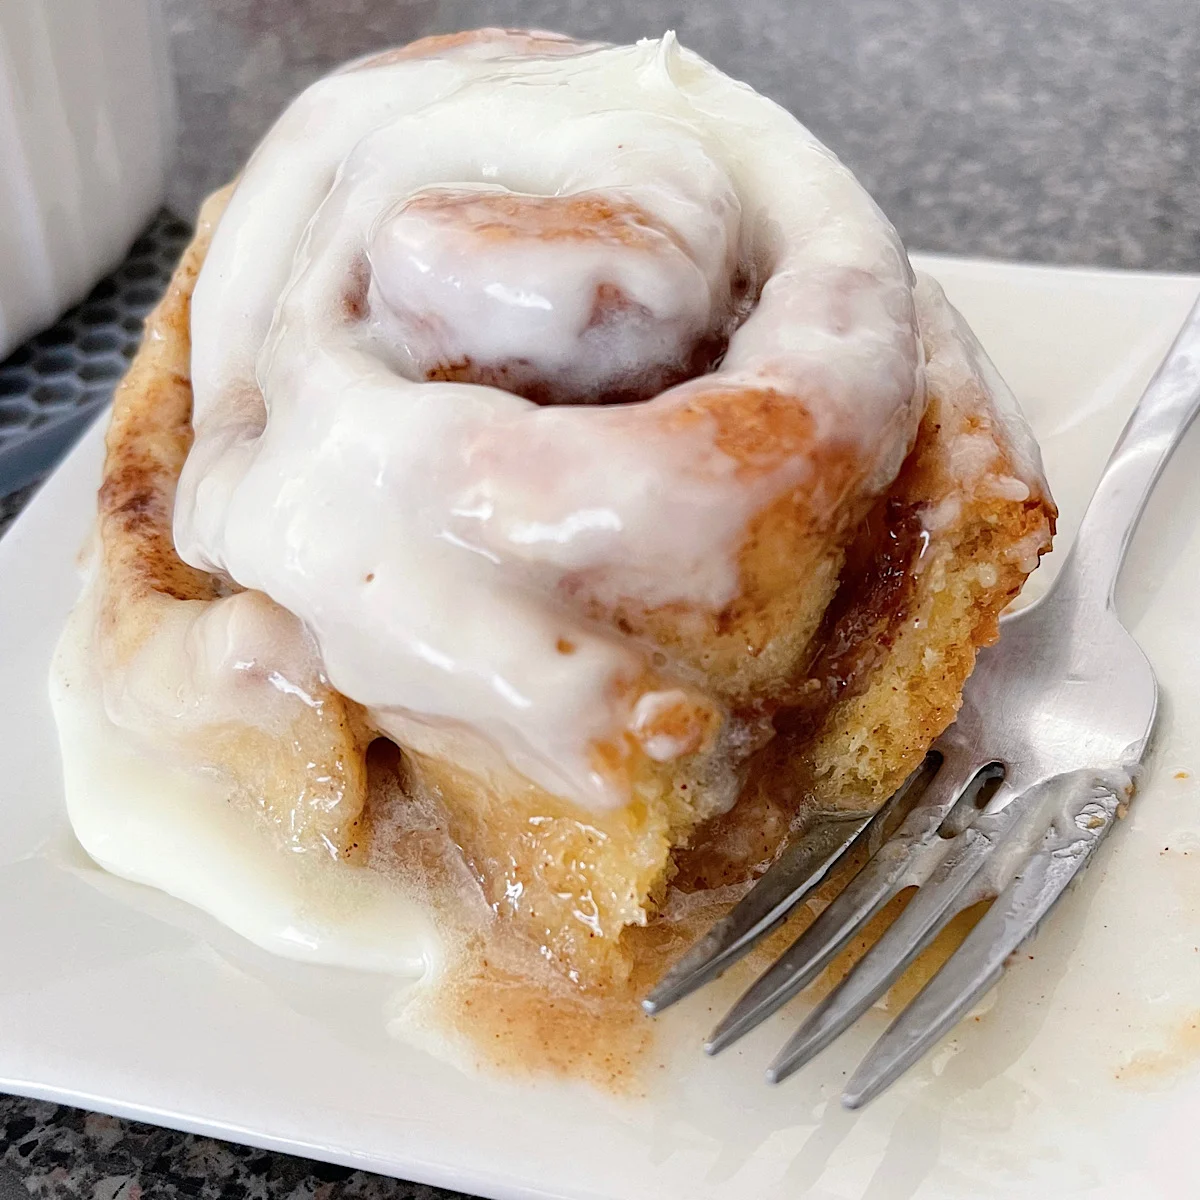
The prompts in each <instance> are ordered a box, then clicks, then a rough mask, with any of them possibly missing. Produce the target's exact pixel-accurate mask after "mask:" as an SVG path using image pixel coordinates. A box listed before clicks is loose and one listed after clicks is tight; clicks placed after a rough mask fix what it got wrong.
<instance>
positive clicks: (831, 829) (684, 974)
mask: <svg viewBox="0 0 1200 1200" xmlns="http://www.w3.org/2000/svg"><path fill="white" fill-rule="evenodd" d="M936 770H937V766H936V756H935V755H933V754H930V755H927V756H926V757H925V759H924V761H923V762H922V763H921V765H920V766H919V767H917V769H916V770H915V771H913V773H912V774H911V775H910V776H909V777H908V778H907V779H906V780H905V781H904V782H903V783H902V784H901V785H900V787H899V788H897V789H896V791H895V793H894V794H893V795H892V796H891V797H890V798H889V799H888V800H887V801H886V803H885V804H884V805H883V806H882V807H881V808H880V809H879V810H878V811H877V812H875V813H874V814H871V813H846V814H843V815H841V816H840V817H838V818H834V819H827V820H825V821H823V822H822V823H821V824H820V825H818V826H816V827H810V828H807V829H803V830H800V831H799V833H798V834H797V835H794V836H793V839H792V841H791V843H790V844H789V845H788V847H787V848H786V849H785V850H784V851H783V853H782V854H781V855H780V856H779V858H778V859H777V860H776V861H775V862H774V863H772V864H771V866H770V867H769V868H768V869H767V870H766V872H765V873H764V874H763V876H762V878H761V879H759V880H758V881H757V882H756V883H755V884H754V886H753V887H752V888H751V889H750V891H749V892H747V893H746V895H745V896H743V897H742V899H741V900H740V901H739V902H738V903H737V904H736V905H735V906H734V908H733V909H732V911H731V912H729V913H728V914H727V915H726V916H725V917H723V918H722V919H721V920H720V921H718V922H717V923H716V924H715V925H714V926H713V927H712V929H710V930H709V931H708V933H706V934H705V935H704V937H702V938H701V939H700V940H699V941H698V942H697V943H696V944H695V945H694V946H693V947H692V948H691V949H690V950H689V951H688V952H687V953H686V954H685V955H683V957H682V958H681V959H680V960H679V961H678V962H677V963H676V964H675V965H674V966H673V967H672V968H671V969H670V970H669V971H668V972H667V973H666V975H664V976H663V978H662V979H661V980H660V981H659V983H658V985H657V986H656V987H655V988H654V990H653V991H652V992H651V993H650V994H649V995H648V996H647V997H646V998H645V999H644V1000H643V1001H642V1008H643V1009H644V1010H645V1011H646V1012H648V1013H649V1014H650V1015H651V1016H653V1015H654V1014H656V1013H660V1012H662V1011H663V1009H665V1008H667V1007H669V1006H670V1005H672V1004H674V1003H675V1002H676V1001H678V1000H682V999H683V998H684V997H685V996H688V995H690V994H691V993H692V992H694V991H696V989H697V988H699V987H702V986H703V985H704V984H706V983H708V982H709V980H711V979H715V978H717V976H719V975H721V974H722V973H723V972H724V971H725V970H726V969H728V968H729V967H731V966H732V965H733V964H734V963H735V962H737V961H738V960H739V959H740V958H742V957H744V956H745V955H746V954H747V953H749V951H750V950H751V949H752V948H753V946H754V945H755V943H757V942H758V941H759V940H760V939H761V938H764V937H766V936H767V934H769V933H771V932H772V931H773V930H774V929H776V928H777V927H778V926H779V925H781V924H782V923H783V921H784V920H785V919H786V918H787V915H788V913H790V912H791V911H792V909H793V908H795V907H796V905H798V904H802V903H803V902H804V901H805V900H806V899H807V898H808V896H809V895H810V894H811V893H812V892H813V891H814V890H815V889H816V888H817V887H819V886H820V884H822V883H823V882H824V881H825V879H826V878H827V877H828V875H829V872H830V871H831V870H832V869H833V866H834V864H835V863H837V862H838V861H839V860H840V859H841V858H842V856H843V855H844V854H847V853H849V852H850V851H851V850H852V849H853V848H854V847H856V846H857V845H859V844H866V845H867V846H868V851H867V852H868V853H871V852H872V851H873V850H874V849H875V848H876V847H877V846H878V845H879V844H880V842H882V841H883V839H884V838H886V837H888V836H890V834H891V833H892V831H893V828H894V826H895V825H896V824H898V818H897V814H898V815H899V817H900V818H902V817H904V816H907V814H908V806H907V801H908V798H909V797H910V796H911V794H912V793H913V792H914V791H919V789H920V788H922V787H923V786H925V785H927V784H928V781H929V779H931V778H932V776H933V774H934V772H935V771H936ZM818 830H820V831H821V835H820V836H814V835H816V834H817V832H818Z"/></svg>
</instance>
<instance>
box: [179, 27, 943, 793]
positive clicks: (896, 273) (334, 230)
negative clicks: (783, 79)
mask: <svg viewBox="0 0 1200 1200" xmlns="http://www.w3.org/2000/svg"><path fill="white" fill-rule="evenodd" d="M506 53H507V55H508V56H505V54H506ZM445 188H452V189H455V190H462V189H468V190H473V191H474V193H476V194H477V195H479V196H484V195H492V196H494V195H497V194H504V195H511V196H514V197H519V196H522V195H532V196H537V197H543V198H544V197H558V198H564V197H565V198H569V197H577V196H578V195H580V194H599V195H603V196H608V197H610V198H614V199H619V200H622V201H627V202H629V203H632V204H636V205H637V206H639V207H640V208H641V209H642V210H643V211H644V212H645V213H646V214H647V215H648V217H649V218H650V219H651V220H652V223H653V225H654V227H655V228H656V229H659V230H665V231H667V234H666V236H664V237H663V238H661V239H659V242H658V244H656V246H654V247H653V248H649V249H642V250H636V249H635V250H630V249H627V248H623V249H621V250H620V251H619V252H616V251H612V252H608V251H606V252H604V253H601V252H600V251H599V250H597V248H596V246H595V245H594V244H588V243H587V242H586V241H578V242H570V241H568V242H567V243H563V244H561V245H560V244H555V245H553V246H551V245H541V244H539V243H538V242H537V241H536V240H535V241H533V242H532V243H530V244H529V245H528V246H527V247H526V248H525V249H523V250H522V249H520V243H517V244H516V245H515V246H514V247H512V248H511V249H510V248H508V247H506V246H500V247H499V248H496V247H494V246H489V248H488V249H486V250H485V251H481V252H476V251H477V250H478V247H477V246H475V243H473V241H472V238H473V236H474V235H473V233H472V231H471V229H470V228H469V227H464V226H461V225H458V224H456V223H455V220H453V219H450V218H448V217H446V214H445V213H444V212H441V213H439V210H438V208H437V207H436V204H435V205H434V206H433V207H429V208H427V209H424V210H423V209H422V207H421V204H419V203H418V204H416V205H415V206H414V201H416V200H419V199H420V198H422V197H423V198H425V199H426V200H428V199H429V198H430V197H433V198H434V199H436V195H435V193H436V189H445ZM472 247H474V248H472ZM739 262H740V263H743V264H748V265H750V266H752V267H753V268H754V269H755V270H756V271H757V272H758V274H759V277H760V279H762V280H764V281H765V282H764V283H763V286H762V291H761V296H760V297H759V300H758V303H757V306H756V308H755V310H754V312H753V313H752V314H751V315H750V316H749V318H748V319H747V320H746V321H745V323H744V324H742V325H741V327H740V328H738V329H737V331H736V332H735V333H734V335H733V337H732V340H731V342H730V344H729V348H728V353H727V355H726V357H725V359H724V362H723V364H722V366H721V368H720V370H719V372H717V373H716V374H711V375H707V376H704V377H701V378H698V379H696V380H693V381H692V382H689V383H685V384H682V385H679V386H677V387H675V388H672V389H669V390H668V391H666V392H664V393H662V394H661V395H659V396H657V397H656V398H655V399H653V400H652V401H650V402H648V403H643V404H638V405H627V406H617V407H612V406H604V407H553V408H539V407H537V406H536V405H533V404H531V403H530V402H528V401H526V400H524V399H521V398H520V397H519V396H517V395H514V394H512V393H510V392H506V391H500V390H497V389H495V388H491V387H485V386H480V385H475V384H465V383H446V382H422V381H421V378H420V376H421V373H422V370H423V369H425V368H427V367H428V365H429V360H430V359H431V358H434V357H436V356H438V355H440V354H443V353H446V352H448V351H449V350H451V349H456V350H457V351H459V352H460V353H462V354H466V355H468V356H470V357H481V358H483V359H488V358H491V357H504V356H506V355H515V356H517V357H523V358H528V359H530V360H531V361H532V362H533V363H534V364H535V366H536V367H537V368H538V369H540V370H543V371H546V372H549V373H551V374H553V373H558V372H561V373H562V374H563V375H565V376H566V377H568V378H569V383H570V386H572V387H575V388H577V389H579V388H582V389H586V388H587V387H589V386H593V385H595V384H596V383H597V382H598V381H603V379H604V378H605V372H606V371H608V370H610V369H611V362H612V360H613V358H614V357H615V358H616V359H617V360H618V361H619V362H623V361H624V360H626V359H629V360H636V361H637V362H643V363H645V362H649V364H650V365H653V364H654V363H656V362H659V361H661V360H663V358H664V357H670V355H671V354H672V353H675V352H677V351H678V349H679V347H680V346H681V345H683V344H685V343H686V342H687V341H688V339H689V338H691V337H692V336H694V335H695V333H696V332H697V331H699V330H703V329H704V328H705V327H706V326H711V325H713V324H714V323H716V324H718V325H719V324H720V322H721V321H722V319H724V316H725V315H727V310H728V309H729V305H730V302H731V301H730V295H729V287H730V278H731V272H732V269H733V266H734V264H735V263H739ZM364 263H367V264H369V266H370V270H371V278H370V281H369V289H368V297H369V302H370V311H371V317H370V319H369V320H367V321H362V320H354V319H351V318H350V317H349V316H348V308H347V303H348V298H349V301H350V309H351V310H353V309H354V305H355V303H356V302H357V301H359V300H361V296H356V295H355V288H356V287H357V288H358V289H359V291H361V283H360V282H359V281H360V280H361V275H362V271H363V264H364ZM598 281H600V282H604V283H611V284H615V285H616V286H618V287H619V289H620V290H621V291H623V292H624V293H625V294H626V295H627V296H628V297H629V298H631V299H632V301H633V309H632V310H631V311H634V312H636V313H642V314H649V315H648V317H646V318H645V322H644V323H643V324H640V325H639V324H638V322H637V321H636V320H632V319H627V317H628V314H626V316H625V317H622V318H621V319H619V320H617V321H616V323H615V325H614V326H613V329H612V330H611V331H609V332H608V333H606V335H605V336H604V337H603V338H600V339H599V341H598V343H597V345H596V346H592V347H590V348H589V347H587V346H584V347H583V350H582V351H580V350H578V347H580V346H581V345H582V343H583V342H585V341H586V336H585V334H586V332H587V327H586V322H585V317H586V316H587V314H588V313H589V312H590V311H591V306H592V304H593V301H594V297H595V295H596V287H597V283H598ZM911 289H912V277H911V272H910V270H909V267H908V263H907V259H906V257H905V255H904V253H903V250H902V248H901V247H900V245H899V242H898V240H897V238H896V236H895V233H894V231H893V230H892V229H891V227H890V226H889V225H888V223H887V222H886V220H885V219H884V218H883V217H882V216H881V214H880V213H879V212H878V210H877V209H876V208H875V206H874V204H873V203H872V202H871V200H870V199H869V197H867V195H866V194H865V193H864V192H863V190H862V189H861V187H860V186H859V185H858V184H857V183H856V181H855V180H854V179H853V177H852V176H851V175H850V173H849V172H848V171H847V170H846V169H845V168H844V167H842V165H841V164H840V163H838V162H837V160H836V159H835V158H834V157H833V156H832V155H831V154H830V153H829V151H828V150H826V149H825V148H824V147H823V146H821V145H820V143H818V142H817V141H816V139H814V138H813V137H812V135H811V134H809V133H808V131H807V130H805V129H804V128H803V127H802V126H801V125H799V124H798V123H797V122H796V121H795V120H794V118H792V117H791V116H790V115H789V114H787V113H786V112H784V111H783V110H782V109H780V108H779V107H777V106H776V105H774V104H773V103H771V102H770V101H768V100H766V99H764V98H763V97H760V96H758V95H757V94H755V93H754V92H753V91H752V90H750V89H749V88H747V87H745V86H744V85H741V84H737V83H734V82H733V81H731V80H729V79H728V78H727V77H725V76H724V75H722V74H721V73H720V72H718V71H717V70H715V69H714V68H713V67H711V66H710V65H708V64H707V63H705V62H704V61H703V60H702V59H700V58H698V57H697V56H696V55H694V54H691V53H689V52H687V51H684V50H682V49H680V48H679V47H678V46H677V44H676V43H675V40H674V38H673V36H671V35H668V36H667V37H666V38H664V39H662V40H661V41H658V42H645V43H640V44H639V45H637V46H632V47H608V48H603V49H587V50H581V51H580V52H578V53H575V54H563V53H561V52H559V53H557V54H555V55H553V56H550V57H536V56H531V55H525V56H513V55H511V47H508V51H507V52H506V51H505V50H504V49H503V48H500V49H498V50H497V53H496V54H495V55H489V54H488V53H487V52H486V50H485V49H481V48H480V46H479V45H478V44H477V45H475V46H474V47H472V48H471V49H470V50H469V52H462V53H459V52H449V53H447V54H445V55H444V56H442V57H436V58H425V59H411V60H406V61H397V62H393V63H390V64H387V65H379V66H373V67H370V68H369V69H364V70H356V71H350V72H343V73H340V74H337V75H334V76H331V77H329V78H327V79H325V80H322V81H320V82H319V83H317V84H315V85H313V86H312V87H311V88H310V89H309V90H308V91H307V92H305V93H304V94H303V95H302V96H301V97H300V98H299V99H298V100H297V101H296V102H295V103H294V104H293V105H292V106H291V107H290V108H289V109H288V110H287V112H286V113H285V114H284V115H283V117H282V118H281V119H280V121H279V122H278V124H277V125H276V126H275V128H274V129H273V130H272V131H271V133H270V134H269V135H268V136H267V138H266V139H265V141H264V142H263V144H262V145H261V146H260V148H259V149H258V151H257V152H256V153H255V155H254V157H253V158H252V160H251V162H250V163H249V164H248V166H247V167H246V170H245V172H244V173H243V175H242V177H241V180H240V183H239V185H238V187H237V190H236V192H235V194H234V196H233V198H232V200H231V202H230V205H229V208H228V210H227V211H226V213H225V215H224V217H223V218H222V220H221V223H220V225H219V228H218V230H217V232H216V235H215V237H214V239H213V242H212V246H211V248H210V250H209V252H208V256H207V260H206V263H205V265H204V268H203V270H202V272H201V275H200V278H199V281H198V283H197V286H196V290H195V296H194V299H193V305H192V343H193V357H192V373H193V384H194V391H195V429H196V440H195V444H194V447H193V449H192V451H191V454H190V456H189V459H188V462H187V464H186V466H185V469H184V472H183V476H182V479H181V482H180V488H179V497H178V503H177V509H176V522H175V535H176V541H177V545H178V547H179V551H180V553H181V555H182V556H183V557H184V558H185V559H186V560H187V561H189V562H191V563H193V564H195V565H197V566H200V567H202V568H204V569H207V570H217V571H222V572H225V573H227V574H228V575H230V576H231V577H233V578H234V579H236V580H237V581H238V582H239V583H241V584H243V585H244V586H246V587H250V588H254V589H258V590H260V591H263V592H265V593H266V594H267V595H269V596H271V597H272V598H273V599H274V600H276V601H277V602H278V603H280V604H281V605H283V606H284V607H285V608H287V609H288V610H290V611H291V612H293V613H295V614H296V615H297V616H299V617H300V618H301V619H302V620H303V621H304V622H305V624H306V625H307V626H308V627H309V628H310V629H311V630H312V632H313V634H314V635H315V638H316V640H317V643H318V645H319V647H320V651H321V654H322V657H323V660H324V664H325V667H326V670H327V672H328V675H329V678H330V679H331V681H332V683H333V684H334V686H335V687H337V688H338V689H339V690H340V691H342V692H343V693H345V694H346V695H348V696H350V697H351V698H353V699H355V700H357V701H359V702H361V703H362V704H364V705H366V706H368V708H369V709H370V712H371V715H372V718H373V720H374V721H375V722H376V723H377V725H378V726H379V727H380V728H381V729H382V730H384V731H386V732H389V733H391V734H392V735H393V736H395V737H397V738H398V739H399V740H401V741H405V740H406V739H407V740H408V742H409V744H411V741H412V740H413V737H414V733H413V730H414V726H416V725H423V726H425V727H427V729H428V730H429V734H428V736H429V737H432V738H433V739H435V740H437V739H443V740H444V739H445V738H447V737H449V738H451V739H459V740H460V741H461V739H463V738H471V737H473V738H476V739H478V738H482V739H484V740H486V741H489V742H491V743H493V744H494V745H495V746H496V747H497V749H498V751H499V752H500V753H501V754H502V755H503V757H504V758H505V759H507V760H508V762H509V763H510V764H512V765H513V766H515V767H516V768H517V769H518V770H520V771H521V772H522V773H524V774H525V775H527V776H528V777H529V778H530V779H532V780H534V781H535V782H538V783H540V784H542V785H543V786H546V787H548V788H550V789H551V790H552V791H555V792H558V793H560V794H563V795H567V796H570V797H572V798H574V799H575V800H576V801H577V802H579V803H581V804H584V805H593V806H595V805H611V804H616V803H620V802H622V801H623V800H624V799H625V797H624V796H623V795H622V794H620V793H619V792H617V791H615V790H614V789H613V786H612V784H611V781H609V780H607V779H606V778H604V777H602V776H601V775H599V774H598V773H597V772H596V771H595V770H594V769H593V767H592V765H591V759H590V757H589V748H590V746H591V744H592V743H593V742H595V741H597V740H600V739H605V738H611V737H613V736H615V735H619V734H620V733H621V731H622V730H624V729H629V728H630V727H631V725H630V723H631V721H634V720H635V719H636V718H635V716H634V713H633V705H634V704H635V703H637V702H638V697H637V695H636V692H631V691H630V688H629V686H619V685H622V684H624V685H629V684H631V683H632V682H634V681H636V680H638V679H641V678H644V677H645V676H646V668H647V664H646V662H645V660H644V656H643V654H642V652H641V651H640V650H639V649H638V648H637V647H636V646H634V645H632V644H630V643H628V642H627V641H625V640H624V639H620V638H618V637H617V636H616V635H615V634H609V633H606V632H600V631H598V630H597V629H595V628H593V627H591V626H588V625H585V624H584V623H583V621H582V619H581V618H580V617H578V616H575V615H572V614H570V613H568V612H567V611H565V608H564V606H563V604H562V603H561V602H560V601H559V600H557V599H556V593H558V592H559V591H560V590H561V589H568V588H571V587H573V586H577V585H578V586H583V587H584V588H585V589H586V592H587V594H589V595H592V596H595V597H597V598H598V599H600V600H601V601H603V602H612V601H614V600H616V599H618V598H621V597H630V598H633V599H634V600H635V601H637V602H639V603H641V604H643V605H646V606H657V605H662V604H668V603H679V604H684V605H690V606H696V607H701V608H719V607H720V606H721V605H723V604H725V603H726V602H728V601H729V600H730V599H732V598H733V597H734V596H735V595H736V592H737V586H738V580H737V570H736V553H737V550H738V547H739V544H740V541H741V539H742V536H743V535H744V531H745V529H746V526H747V522H748V521H749V520H750V518H751V517H752V516H753V515H754V514H755V513H756V512H757V511H759V510H760V509H761V508H762V507H763V506H765V505H766V504H767V503H768V502H769V501H770V500H771V499H773V498H774V497H775V496H776V495H778V494H779V493H780V492H781V491H782V490H783V489H787V488H791V487H794V486H796V485H797V484H800V483H804V482H805V481H807V480H808V479H809V473H810V471H811V469H812V467H811V463H810V460H809V458H808V457H807V456H796V457H795V458H793V459H792V460H791V461H789V462H786V463H784V464H783V465H782V466H781V467H780V468H779V469H777V470H774V471H772V472H770V473H768V474H766V475H764V476H761V477H759V478H758V479H756V480H755V481H753V482H748V481H747V480H746V479H745V478H744V477H743V476H742V474H740V473H739V471H738V469H737V464H736V463H735V462H734V461H733V460H732V459H730V458H728V457H727V456H726V455H725V454H723V453H722V452H721V451H720V450H719V449H718V448H717V447H716V446H715V445H714V441H713V430H712V428H711V426H710V425H709V424H708V423H707V422H706V421H703V420H694V421H691V422H689V423H687V424H686V426H678V425H673V424H672V423H671V421H670V419H669V418H670V416H671V414H672V413H676V412H680V411H681V410H683V409H684V408H685V406H686V405H687V404H688V401H689V397H695V396H696V395H697V394H702V393H704V392H705V391H709V390H711V389H718V390H719V391H721V392H722V393H724V392H725V391H727V390H731V391H732V390H736V389H738V388H745V387H772V388H775V389H777V390H778V391H779V392H780V393H781V394H783V395H784V396H787V397H793V398H794V399H795V402H796V403H799V404H803V405H804V406H805V408H806V409H807V410H809V411H810V412H811V414H812V416H813V418H814V423H815V429H814V433H813V449H814V452H816V451H818V450H820V449H821V448H822V447H825V448H831V447H846V446H849V447H851V448H852V449H853V451H854V454H855V456H856V458H857V461H859V462H860V463H861V466H862V471H863V480H862V481H861V486H863V487H866V488H870V489H879V488H882V487H884V486H885V485H886V484H887V482H888V481H890V479H891V478H892V477H893V476H894V474H895V472H896V470H897V469H898V468H899V464H900V462H901V461H902V459H903V456H904V454H905V453H906V450H907V447H908V445H909V444H910V442H911V439H912V436H913V434H914V430H915V426H916V422H917V420H918V419H919V417H920V412H921V407H922V403H923V394H924V393H923V389H922V387H921V376H920V370H921V365H920V353H919V348H918V343H917V337H916V325H915V318H914V313H913V299H912V290H911ZM421 318H428V321H427V326H428V327H425V328H423V327H422V326H421ZM813 494H814V496H817V495H820V494H821V493H820V489H814V490H813ZM564 636H565V637H567V638H568V639H569V640H570V642H571V643H573V644H574V645H575V647H576V650H575V652H574V653H572V654H570V655H563V654H561V653H560V652H559V651H558V650H557V649H556V645H557V643H558V641H559V639H560V638H562V637H564ZM668 690H669V689H668ZM448 731H449V732H448ZM464 731H465V732H464ZM669 749H670V748H669V747H667V746H665V745H663V746H656V750H657V751H658V752H661V753H667V752H668V751H669Z"/></svg>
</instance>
